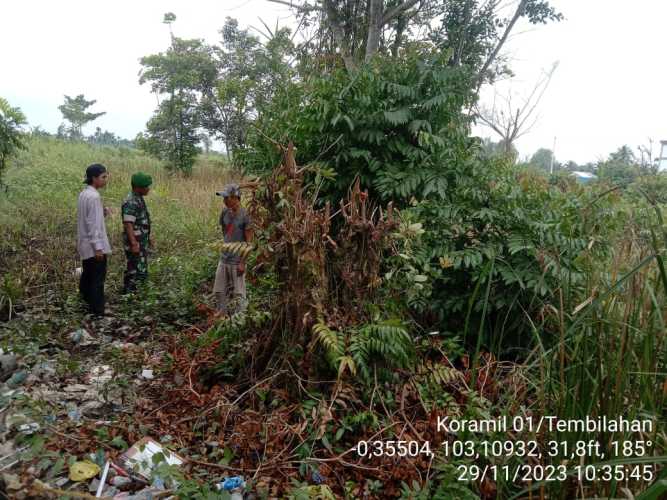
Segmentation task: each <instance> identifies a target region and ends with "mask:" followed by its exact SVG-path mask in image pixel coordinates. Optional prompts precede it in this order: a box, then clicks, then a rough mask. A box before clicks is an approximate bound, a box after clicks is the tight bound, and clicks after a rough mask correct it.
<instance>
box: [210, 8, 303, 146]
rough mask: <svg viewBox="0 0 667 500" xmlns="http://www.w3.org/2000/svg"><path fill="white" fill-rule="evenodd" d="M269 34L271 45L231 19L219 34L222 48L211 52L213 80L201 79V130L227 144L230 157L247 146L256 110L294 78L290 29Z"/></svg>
mask: <svg viewBox="0 0 667 500" xmlns="http://www.w3.org/2000/svg"><path fill="white" fill-rule="evenodd" d="M267 30H268V33H267V35H266V36H267V37H268V41H266V42H265V43H262V42H261V41H260V40H259V38H257V37H256V36H254V35H251V34H250V33H249V32H248V30H245V29H240V28H239V25H238V21H236V20H235V19H232V18H229V17H228V18H227V19H226V20H225V24H224V26H223V28H222V30H220V34H221V36H222V40H221V43H220V45H219V46H216V47H214V48H212V55H213V59H212V61H213V64H215V68H216V75H215V78H210V77H207V76H206V75H203V76H202V77H201V78H199V82H200V87H199V90H200V91H201V94H202V99H201V111H202V120H203V122H202V126H203V127H204V128H206V129H207V131H208V132H209V133H210V134H211V135H213V136H214V137H215V138H217V139H220V140H222V141H223V142H224V143H225V148H226V150H227V152H228V153H234V152H235V151H238V150H241V149H243V148H245V147H246V142H247V139H246V137H247V134H248V128H249V127H250V123H251V122H252V120H253V119H254V118H255V117H256V115H257V109H258V108H261V107H262V106H263V105H264V104H265V103H267V102H270V101H271V99H273V96H274V94H275V92H276V90H277V89H278V88H279V87H282V86H284V85H285V84H286V83H287V82H289V81H290V80H291V78H292V77H293V71H292V68H291V66H290V64H289V62H288V59H289V58H290V56H293V49H294V46H293V44H292V41H291V39H290V32H289V30H287V29H276V30H273V31H272V30H269V29H268V27H267Z"/></svg>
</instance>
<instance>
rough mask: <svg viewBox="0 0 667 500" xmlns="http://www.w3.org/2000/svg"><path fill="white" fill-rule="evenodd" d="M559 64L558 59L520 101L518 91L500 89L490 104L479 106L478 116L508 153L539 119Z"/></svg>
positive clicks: (476, 109)
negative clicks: (543, 98)
mask: <svg viewBox="0 0 667 500" xmlns="http://www.w3.org/2000/svg"><path fill="white" fill-rule="evenodd" d="M557 67H558V62H555V63H554V64H553V66H552V67H551V69H550V70H549V71H547V72H545V73H544V74H543V75H542V76H541V77H540V78H539V79H538V80H537V83H535V86H534V87H533V90H532V91H531V92H530V94H528V96H527V97H525V98H523V99H521V98H519V104H517V103H516V100H517V97H516V95H514V94H513V93H512V92H511V91H510V92H508V93H507V94H505V95H501V94H499V93H498V92H496V93H495V94H494V99H493V102H492V104H491V105H490V106H485V105H479V106H476V107H475V116H476V118H477V120H478V121H479V122H481V123H482V124H483V125H486V126H487V127H489V128H490V129H491V130H493V131H494V132H495V133H497V134H498V135H499V136H500V142H501V143H502V144H503V145H504V147H505V152H506V154H508V155H510V153H511V151H512V147H513V145H514V143H515V142H516V140H517V139H519V138H520V137H522V136H524V135H526V134H527V133H528V132H530V130H531V129H532V128H533V127H534V126H535V123H536V122H537V119H538V116H537V112H536V111H537V107H538V105H539V104H540V101H541V100H542V97H543V96H544V93H545V92H546V90H547V88H548V87H549V83H550V82H551V78H552V76H553V74H554V72H555V71H556V68H557Z"/></svg>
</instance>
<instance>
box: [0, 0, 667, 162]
mask: <svg viewBox="0 0 667 500" xmlns="http://www.w3.org/2000/svg"><path fill="white" fill-rule="evenodd" d="M551 3H552V5H554V6H555V7H556V8H557V9H559V10H560V11H561V12H562V13H563V14H564V15H565V20H564V21H562V22H560V23H556V24H550V25H547V26H538V27H532V26H530V25H526V24H524V25H522V26H519V29H518V30H517V33H516V34H515V35H514V36H513V37H512V39H511V40H510V42H509V43H508V45H507V50H506V54H507V55H508V56H509V57H510V60H511V67H512V69H513V71H514V72H515V73H516V78H515V79H514V80H513V81H511V82H505V83H503V84H502V85H499V86H498V88H497V89H496V91H497V92H499V93H502V94H506V93H507V92H509V91H510V90H511V91H512V92H513V93H514V94H515V95H516V96H521V95H525V94H526V93H528V92H529V90H530V88H531V87H532V86H533V84H534V82H535V81H536V80H537V79H538V78H539V76H540V73H541V72H542V71H543V70H544V69H546V68H548V67H550V66H551V65H552V64H553V63H554V62H555V61H559V67H558V69H557V70H556V72H555V73H554V76H553V79H552V81H551V85H550V87H549V89H548V90H547V92H546V93H545V95H544V98H543V99H542V102H541V104H540V106H539V110H538V111H539V120H538V122H537V124H536V125H535V127H534V128H533V129H532V130H531V132H530V133H529V134H527V135H526V136H525V137H523V138H522V139H520V140H519V142H518V148H519V152H520V154H521V156H522V157H523V156H527V155H530V154H532V153H533V152H534V151H535V150H536V149H538V148H540V147H547V148H551V147H552V146H553V142H554V137H556V157H557V158H558V159H559V160H561V161H566V160H574V161H577V162H580V163H583V162H586V161H595V160H597V159H599V158H602V157H605V156H606V155H607V154H608V153H609V152H611V151H612V150H614V149H616V148H618V147H619V146H621V145H623V144H628V145H630V146H631V147H632V148H636V146H638V145H648V141H649V138H651V139H653V140H654V141H656V145H654V156H657V155H658V154H659V145H658V143H659V141H660V140H661V139H667V124H666V120H665V119H666V118H667V99H666V98H665V96H664V92H665V90H664V89H665V82H666V81H667V64H665V61H664V59H665V57H664V47H665V42H664V33H665V25H666V24H667V2H665V1H663V0H633V1H632V2H628V1H627V0H552V1H551ZM169 11H171V12H174V13H175V14H176V16H177V20H176V23H175V25H174V32H175V34H176V35H177V36H180V37H185V38H190V37H192V38H204V39H206V40H207V41H209V42H211V43H213V42H217V41H218V40H219V34H218V30H219V29H220V28H221V27H222V25H223V23H224V19H225V17H226V16H231V17H236V18H237V19H239V22H240V24H241V25H242V26H248V25H254V26H258V27H259V26H261V23H260V21H259V17H261V18H262V19H263V20H264V21H265V22H266V23H267V24H269V25H270V26H274V25H275V23H276V20H278V22H279V23H280V24H281V25H289V24H290V16H289V10H288V9H286V8H283V7H281V6H279V5H276V4H272V3H270V2H268V1H266V0H217V1H207V0H188V1H187V2H186V1H182V0H181V1H175V0H160V1H156V0H135V1H132V2H130V1H127V0H116V1H115V2H104V3H102V2H91V1H90V0H88V1H82V0H76V1H74V0H67V1H59V2H54V1H49V0H41V1H38V0H21V1H9V0H8V1H2V2H0V68H1V69H0V96H2V97H5V98H7V99H8V100H9V101H10V104H12V105H13V106H19V107H20V108H21V109H22V110H23V111H24V113H25V114H26V115H27V117H28V120H29V122H30V125H32V126H34V125H41V126H42V127H43V128H45V129H46V130H49V131H52V132H55V130H56V128H57V127H58V125H59V124H60V123H61V121H62V116H61V114H60V111H58V106H59V105H60V104H62V102H63V95H64V94H67V95H70V96H76V95H77V94H81V93H83V94H84V95H85V96H86V98H88V99H97V104H96V105H95V107H93V108H91V109H92V110H93V111H106V112H107V114H106V115H104V116H103V117H101V118H99V119H98V120H96V121H95V122H94V124H93V125H88V126H87V127H86V129H84V133H92V132H93V131H94V128H95V126H99V127H101V128H102V129H107V130H110V131H112V132H114V133H116V134H117V135H120V136H122V137H126V138H133V137H134V136H135V135H136V134H137V132H140V131H141V130H143V129H144V127H145V124H146V121H147V120H148V119H149V118H150V116H151V114H152V112H153V110H154V108H155V106H156V99H155V96H153V95H151V93H150V92H149V88H148V86H146V85H143V86H140V85H139V83H138V73H139V70H140V65H139V58H140V57H142V56H144V55H148V54H152V53H156V52H159V51H163V50H165V48H166V47H167V46H168V44H169V32H168V29H167V27H166V26H165V25H163V24H162V23H161V21H162V17H163V14H164V13H165V12H169ZM493 92H494V91H493V89H490V88H487V89H485V90H484V92H483V94H482V95H483V100H485V101H489V100H490V98H491V96H492V95H493ZM476 132H477V133H480V134H481V135H487V136H492V133H491V132H489V131H482V130H481V129H476Z"/></svg>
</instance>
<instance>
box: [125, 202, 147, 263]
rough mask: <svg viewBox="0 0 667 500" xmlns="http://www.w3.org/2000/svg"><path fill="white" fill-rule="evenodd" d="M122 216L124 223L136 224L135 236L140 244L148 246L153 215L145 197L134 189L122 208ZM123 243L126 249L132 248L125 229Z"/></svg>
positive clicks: (143, 246)
mask: <svg viewBox="0 0 667 500" xmlns="http://www.w3.org/2000/svg"><path fill="white" fill-rule="evenodd" d="M121 216H122V218H123V223H125V222H131V223H132V224H134V236H135V237H136V238H137V241H138V242H139V245H140V246H141V247H142V248H146V247H147V246H148V239H149V236H150V234H151V217H150V214H149V213H148V207H147V206H146V202H145V201H144V197H143V196H141V195H140V194H137V193H135V192H134V191H132V192H131V193H130V194H129V195H127V198H125V201H124V202H123V206H122V208H121ZM123 245H124V246H125V250H129V249H130V242H129V239H128V237H127V233H126V232H125V231H123Z"/></svg>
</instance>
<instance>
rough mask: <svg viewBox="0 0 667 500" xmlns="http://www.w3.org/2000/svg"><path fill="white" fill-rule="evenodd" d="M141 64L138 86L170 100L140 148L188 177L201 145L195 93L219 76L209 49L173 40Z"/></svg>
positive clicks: (141, 139) (198, 42) (157, 114)
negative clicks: (166, 47) (198, 145)
mask: <svg viewBox="0 0 667 500" xmlns="http://www.w3.org/2000/svg"><path fill="white" fill-rule="evenodd" d="M165 18H166V16H165ZM172 20H173V19H172ZM170 22H171V21H170ZM140 62H141V65H142V66H143V69H142V71H141V73H140V78H139V83H141V84H144V83H147V82H150V84H151V89H152V90H153V92H155V93H156V94H158V95H166V96H167V98H166V99H165V100H163V101H162V102H161V103H160V105H159V106H158V109H157V110H156V111H155V114H154V115H153V117H152V118H151V119H150V121H149V122H148V124H147V125H146V129H147V131H146V133H143V134H140V135H139V136H138V137H137V139H136V142H137V145H138V146H139V148H141V149H143V150H144V151H146V152H148V153H149V154H151V155H153V156H155V157H157V158H160V159H163V160H166V161H167V162H168V165H169V166H170V167H171V168H174V169H176V170H179V171H181V172H184V173H186V174H189V173H190V172H191V171H192V166H193V164H194V160H195V158H196V156H197V153H198V152H199V150H198V148H197V144H199V141H200V135H199V134H198V132H197V129H198V127H199V125H200V117H199V111H198V102H197V95H196V93H195V89H197V88H199V86H200V85H202V82H210V81H213V80H214V79H215V75H216V69H215V66H214V64H213V61H212V59H211V51H210V48H209V47H208V46H207V45H205V44H204V42H203V41H201V40H184V39H181V38H176V37H172V43H171V46H170V47H169V49H168V50H167V51H166V52H161V53H159V54H153V55H150V56H146V57H142V58H141V61H140Z"/></svg>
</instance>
